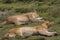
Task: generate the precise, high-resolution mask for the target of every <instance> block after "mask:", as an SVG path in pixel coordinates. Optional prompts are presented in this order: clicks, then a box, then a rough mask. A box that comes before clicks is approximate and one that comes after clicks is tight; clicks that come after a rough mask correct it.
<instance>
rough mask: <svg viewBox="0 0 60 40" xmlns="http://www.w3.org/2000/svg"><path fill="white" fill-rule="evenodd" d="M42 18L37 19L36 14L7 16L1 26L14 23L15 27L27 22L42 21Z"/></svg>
mask: <svg viewBox="0 0 60 40" xmlns="http://www.w3.org/2000/svg"><path fill="white" fill-rule="evenodd" d="M42 20H43V18H42V17H39V15H38V14H37V13H36V12H30V13H25V14H22V15H15V16H9V17H7V18H6V20H5V21H4V22H3V23H2V24H8V23H14V24H16V25H20V24H25V23H28V22H29V21H42Z"/></svg>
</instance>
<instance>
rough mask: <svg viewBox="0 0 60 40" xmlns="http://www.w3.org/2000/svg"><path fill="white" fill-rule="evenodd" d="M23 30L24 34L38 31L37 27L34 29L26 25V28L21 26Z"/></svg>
mask: <svg viewBox="0 0 60 40" xmlns="http://www.w3.org/2000/svg"><path fill="white" fill-rule="evenodd" d="M21 31H22V34H23V35H24V36H29V35H32V34H34V33H36V29H33V28H31V27H25V28H24V27H23V28H21Z"/></svg>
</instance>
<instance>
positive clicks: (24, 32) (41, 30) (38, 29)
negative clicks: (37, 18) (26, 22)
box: [5, 21, 57, 37]
mask: <svg viewBox="0 0 60 40" xmlns="http://www.w3.org/2000/svg"><path fill="white" fill-rule="evenodd" d="M52 24H53V22H49V21H45V22H44V23H42V24H41V25H39V26H34V27H29V26H24V27H20V28H13V29H10V30H9V31H8V32H7V33H6V34H5V37H15V36H16V35H19V36H22V37H26V36H30V35H33V34H39V35H40V34H41V35H45V36H54V35H55V34H57V32H49V31H48V28H50V27H51V26H52Z"/></svg>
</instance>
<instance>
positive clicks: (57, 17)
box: [0, 3, 60, 40]
mask: <svg viewBox="0 0 60 40" xmlns="http://www.w3.org/2000/svg"><path fill="white" fill-rule="evenodd" d="M31 4H34V3H29V4H28V3H11V4H3V3H0V11H2V10H5V9H14V10H16V11H17V12H16V11H14V12H12V13H10V14H5V15H0V24H1V23H2V22H3V21H4V20H5V19H6V18H7V17H8V16H11V15H20V14H22V13H21V12H29V11H32V9H36V10H37V11H38V14H39V15H40V16H42V17H44V18H45V19H48V20H51V21H54V22H55V24H54V25H53V26H52V28H51V29H50V30H49V31H57V32H58V33H59V34H60V4H50V3H49V4H50V5H49V4H47V3H43V4H39V5H37V4H34V5H32V6H31V7H30V6H29V5H31ZM3 12H4V11H3ZM40 24H41V22H29V24H27V25H28V26H35V25H40ZM23 26H25V25H19V26H16V25H14V24H7V25H3V28H0V38H1V37H3V36H4V34H5V33H6V32H7V31H8V30H9V29H11V28H15V27H23ZM41 38H45V39H46V40H60V35H58V36H53V37H45V36H40V35H38V36H30V37H28V38H21V37H20V36H17V37H16V38H9V39H6V40H40V39H41Z"/></svg>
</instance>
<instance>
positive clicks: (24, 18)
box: [17, 17, 29, 22]
mask: <svg viewBox="0 0 60 40" xmlns="http://www.w3.org/2000/svg"><path fill="white" fill-rule="evenodd" d="M17 20H18V21H20V22H25V21H29V19H28V18H27V17H18V18H17Z"/></svg>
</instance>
